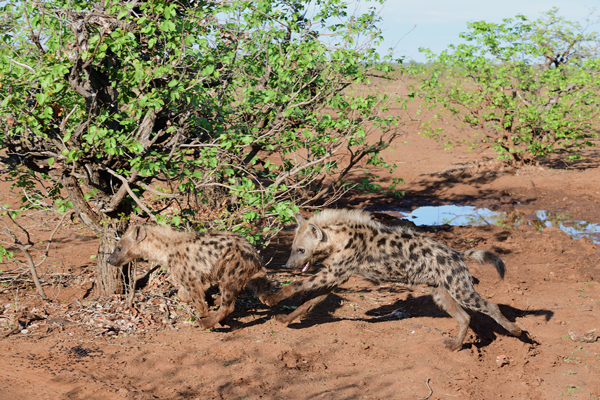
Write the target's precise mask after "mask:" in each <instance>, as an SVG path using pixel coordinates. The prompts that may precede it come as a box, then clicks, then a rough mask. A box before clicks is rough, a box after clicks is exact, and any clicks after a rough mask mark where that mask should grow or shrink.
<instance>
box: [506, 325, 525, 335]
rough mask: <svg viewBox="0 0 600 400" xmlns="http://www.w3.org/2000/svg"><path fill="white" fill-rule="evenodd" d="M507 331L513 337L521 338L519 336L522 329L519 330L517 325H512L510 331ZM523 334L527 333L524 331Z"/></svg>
mask: <svg viewBox="0 0 600 400" xmlns="http://www.w3.org/2000/svg"><path fill="white" fill-rule="evenodd" d="M508 331H509V332H510V334H511V335H513V336H514V337H521V335H522V334H523V329H521V327H520V326H519V325H517V324H513V326H512V327H511V329H509V330H508ZM525 332H527V331H525Z"/></svg>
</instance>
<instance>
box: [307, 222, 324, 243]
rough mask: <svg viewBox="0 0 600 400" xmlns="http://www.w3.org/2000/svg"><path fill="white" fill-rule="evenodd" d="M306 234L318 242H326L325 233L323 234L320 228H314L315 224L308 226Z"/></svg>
mask: <svg viewBox="0 0 600 400" xmlns="http://www.w3.org/2000/svg"><path fill="white" fill-rule="evenodd" d="M307 231H308V233H309V234H310V235H311V236H312V237H314V238H315V239H317V240H318V241H319V242H326V241H327V237H326V236H325V232H323V230H322V229H321V228H319V227H318V226H316V225H315V224H311V223H309V224H308V229H307Z"/></svg>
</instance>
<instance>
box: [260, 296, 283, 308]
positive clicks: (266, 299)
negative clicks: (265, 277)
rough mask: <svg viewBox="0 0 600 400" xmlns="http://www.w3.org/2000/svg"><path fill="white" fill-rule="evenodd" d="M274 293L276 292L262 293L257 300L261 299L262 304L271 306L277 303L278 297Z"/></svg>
mask: <svg viewBox="0 0 600 400" xmlns="http://www.w3.org/2000/svg"><path fill="white" fill-rule="evenodd" d="M275 295H276V293H274V294H267V295H263V296H261V297H259V300H260V301H262V302H263V303H264V304H266V305H268V306H269V307H273V306H274V305H275V304H277V303H279V299H278V298H277V296H275Z"/></svg>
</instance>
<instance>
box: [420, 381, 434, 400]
mask: <svg viewBox="0 0 600 400" xmlns="http://www.w3.org/2000/svg"><path fill="white" fill-rule="evenodd" d="M425 384H426V385H427V389H429V395H428V396H427V397H420V398H419V400H427V399H428V398H430V397H431V395H432V394H433V390H432V389H431V387H430V386H429V378H427V381H426V382H425Z"/></svg>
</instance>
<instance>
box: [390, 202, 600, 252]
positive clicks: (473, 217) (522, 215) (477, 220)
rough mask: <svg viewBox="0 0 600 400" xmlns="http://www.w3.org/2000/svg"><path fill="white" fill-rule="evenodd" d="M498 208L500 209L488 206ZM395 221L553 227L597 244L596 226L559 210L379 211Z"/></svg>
mask: <svg viewBox="0 0 600 400" xmlns="http://www.w3.org/2000/svg"><path fill="white" fill-rule="evenodd" d="M490 208H496V209H499V208H500V207H494V205H492V206H490ZM380 212H383V213H385V214H388V215H391V216H393V217H396V218H398V219H407V220H409V221H412V222H413V223H414V224H415V225H429V226H435V225H445V224H447V225H453V226H465V225H467V226H481V225H496V226H502V227H505V228H509V229H516V228H517V227H519V226H521V225H529V226H531V227H533V228H535V229H537V230H543V229H544V228H546V227H549V226H553V227H556V228H559V229H560V230H562V231H563V232H566V233H568V234H569V235H570V236H571V237H573V239H575V240H577V239H581V238H584V237H587V238H590V239H591V240H592V241H593V242H594V243H597V244H600V224H596V223H593V222H586V221H580V220H577V219H574V218H573V216H572V215H571V214H568V213H566V212H560V211H544V210H541V211H536V212H535V213H526V212H525V211H523V210H519V209H516V208H515V209H514V210H511V211H508V212H503V211H496V210H490V209H489V208H476V207H472V206H459V205H443V206H426V207H419V208H416V209H414V210H413V211H403V210H385V211H380Z"/></svg>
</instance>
